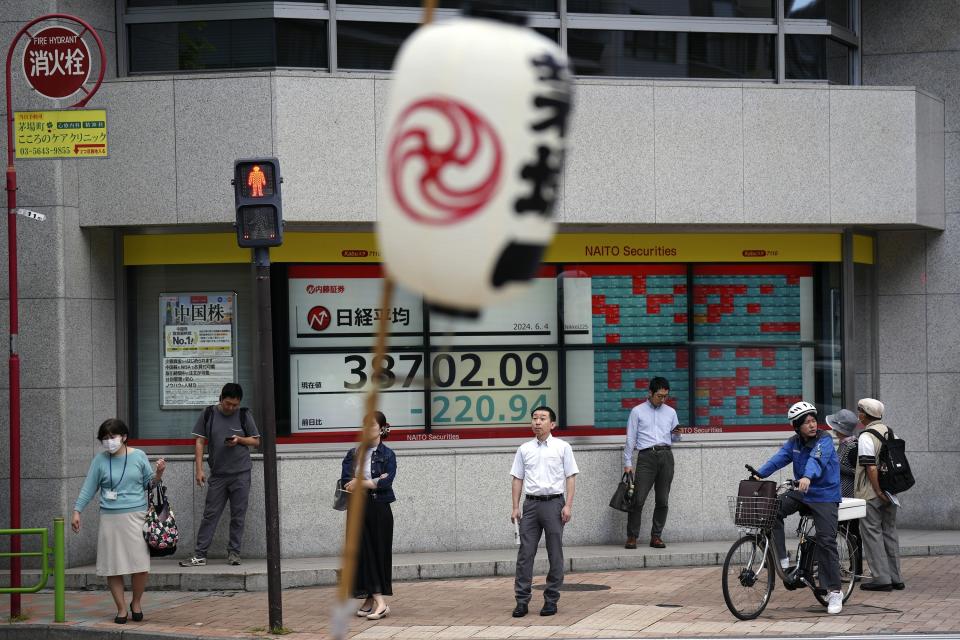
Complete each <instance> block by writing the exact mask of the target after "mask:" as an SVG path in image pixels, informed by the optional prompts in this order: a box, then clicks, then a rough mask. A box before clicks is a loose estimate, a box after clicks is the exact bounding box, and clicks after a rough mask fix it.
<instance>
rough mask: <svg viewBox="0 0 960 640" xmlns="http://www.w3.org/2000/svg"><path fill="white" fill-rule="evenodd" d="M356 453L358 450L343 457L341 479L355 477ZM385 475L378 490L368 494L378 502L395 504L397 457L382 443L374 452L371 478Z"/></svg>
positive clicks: (371, 463)
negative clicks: (394, 482) (354, 457)
mask: <svg viewBox="0 0 960 640" xmlns="http://www.w3.org/2000/svg"><path fill="white" fill-rule="evenodd" d="M356 451H357V450H356V449H350V450H349V451H347V455H345V456H344V457H343V466H342V468H341V470H340V478H341V479H343V480H349V479H350V478H352V477H353V456H354V455H355V454H356ZM384 473H385V474H387V477H386V478H384V479H382V480H380V481H379V482H378V483H377V488H376V489H371V490H369V491H368V492H367V493H369V494H370V497H371V498H372V499H373V500H374V501H376V502H394V501H396V499H397V496H395V495H394V494H393V479H394V478H396V477H397V455H396V454H395V453H394V452H393V449H391V448H390V447H388V446H387V445H385V444H383V443H382V442H381V443H380V444H378V445H377V448H376V449H374V450H373V456H372V457H371V459H370V476H371V477H373V478H379V477H380V476H381V475H382V474H384Z"/></svg>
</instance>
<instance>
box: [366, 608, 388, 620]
mask: <svg viewBox="0 0 960 640" xmlns="http://www.w3.org/2000/svg"><path fill="white" fill-rule="evenodd" d="M389 614H390V607H384V608H383V611H375V612H373V613H371V614H370V615H368V616H367V620H379V619H380V618H386V617H387V615H389Z"/></svg>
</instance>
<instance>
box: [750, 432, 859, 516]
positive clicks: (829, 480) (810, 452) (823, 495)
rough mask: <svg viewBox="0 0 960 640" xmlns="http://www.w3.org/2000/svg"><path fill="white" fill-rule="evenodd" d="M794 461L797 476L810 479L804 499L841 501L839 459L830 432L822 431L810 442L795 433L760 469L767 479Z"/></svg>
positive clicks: (762, 476) (760, 473) (794, 471)
mask: <svg viewBox="0 0 960 640" xmlns="http://www.w3.org/2000/svg"><path fill="white" fill-rule="evenodd" d="M791 462H792V463H793V477H794V478H795V479H797V480H799V479H800V478H810V488H809V489H808V490H807V493H806V494H804V496H803V500H804V502H840V461H839V460H838V459H837V450H836V449H834V448H833V438H832V437H831V436H830V434H828V433H824V432H822V431H821V432H819V435H818V437H817V438H816V439H815V440H811V441H810V442H809V443H807V444H804V443H803V438H801V437H800V436H799V435H796V436H793V437H792V438H790V439H789V440H787V441H786V442H784V443H783V446H782V447H780V451H777V452H776V453H775V454H774V455H773V457H772V458H770V459H769V460H767V461H766V463H764V465H763V466H762V467H760V468H759V469H758V470H757V472H758V473H759V475H760V477H761V478H766V477H767V476H769V475H770V474H771V473H773V472H774V471H776V470H777V469H782V468H783V467H785V466H787V465H788V464H790V463H791Z"/></svg>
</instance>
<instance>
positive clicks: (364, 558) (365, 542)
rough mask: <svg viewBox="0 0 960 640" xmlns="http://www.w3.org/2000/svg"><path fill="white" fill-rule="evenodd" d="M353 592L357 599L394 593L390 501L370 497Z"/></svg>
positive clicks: (364, 513) (365, 513) (364, 516)
mask: <svg viewBox="0 0 960 640" xmlns="http://www.w3.org/2000/svg"><path fill="white" fill-rule="evenodd" d="M353 592H354V593H353V594H354V596H355V597H357V598H367V597H369V596H371V595H373V594H374V593H381V594H383V595H385V596H392V595H393V510H392V509H390V503H389V502H375V501H374V500H369V499H368V500H367V508H366V509H364V510H363V536H362V538H361V540H360V561H359V563H358V564H357V580H356V583H355V585H354V589H353Z"/></svg>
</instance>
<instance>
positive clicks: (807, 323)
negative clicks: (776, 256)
mask: <svg viewBox="0 0 960 640" xmlns="http://www.w3.org/2000/svg"><path fill="white" fill-rule="evenodd" d="M814 291H815V283H814V268H813V265H810V264H724V265H695V266H694V267H693V318H692V324H693V336H694V339H695V341H696V344H698V345H704V346H701V347H699V348H697V349H695V350H694V351H693V352H692V357H693V361H694V363H695V365H694V373H695V390H694V395H695V398H696V404H695V408H694V409H695V413H694V421H693V423H692V425H691V429H692V430H693V432H694V433H699V434H711V435H727V436H732V435H734V434H736V436H737V437H762V436H763V435H764V434H765V433H766V432H771V431H773V432H778V431H783V430H784V429H788V428H789V427H788V426H787V425H786V421H785V419H784V418H783V416H784V414H785V412H786V409H787V407H789V406H790V405H791V404H793V403H794V402H797V401H799V400H802V399H803V400H812V399H814V396H815V385H814V368H813V363H814V348H813V347H814V342H813V341H814V329H815V327H814V306H815V304H814ZM766 435H767V436H769V433H766Z"/></svg>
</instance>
